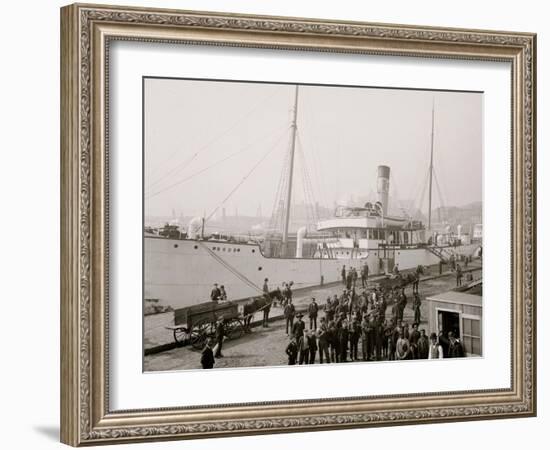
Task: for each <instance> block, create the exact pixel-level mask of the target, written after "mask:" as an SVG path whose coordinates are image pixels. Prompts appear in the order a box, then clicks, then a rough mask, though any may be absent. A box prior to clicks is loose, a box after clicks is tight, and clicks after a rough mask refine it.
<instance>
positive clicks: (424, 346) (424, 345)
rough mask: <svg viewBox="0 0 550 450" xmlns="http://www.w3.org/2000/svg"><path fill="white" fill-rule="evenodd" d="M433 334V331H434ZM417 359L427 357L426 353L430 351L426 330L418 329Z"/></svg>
mask: <svg viewBox="0 0 550 450" xmlns="http://www.w3.org/2000/svg"><path fill="white" fill-rule="evenodd" d="M434 334H435V333H434ZM417 349H418V359H428V353H429V351H430V342H429V340H428V336H426V330H424V329H422V330H420V339H418V343H417Z"/></svg>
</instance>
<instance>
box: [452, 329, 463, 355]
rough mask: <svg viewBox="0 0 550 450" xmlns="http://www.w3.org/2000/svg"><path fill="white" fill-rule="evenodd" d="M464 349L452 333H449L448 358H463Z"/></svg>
mask: <svg viewBox="0 0 550 450" xmlns="http://www.w3.org/2000/svg"><path fill="white" fill-rule="evenodd" d="M463 357H464V348H463V347H462V344H461V343H460V341H459V340H458V339H457V338H456V337H455V334H454V333H453V332H452V331H449V358H463Z"/></svg>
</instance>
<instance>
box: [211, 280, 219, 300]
mask: <svg viewBox="0 0 550 450" xmlns="http://www.w3.org/2000/svg"><path fill="white" fill-rule="evenodd" d="M221 295H222V292H221V291H220V288H219V287H218V283H214V287H213V288H212V291H211V292H210V300H212V301H213V302H217V301H218V300H219V299H220V297H221Z"/></svg>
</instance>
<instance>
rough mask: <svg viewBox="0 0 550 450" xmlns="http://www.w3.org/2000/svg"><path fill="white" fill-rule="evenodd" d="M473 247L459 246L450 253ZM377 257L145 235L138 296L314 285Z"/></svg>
mask: <svg viewBox="0 0 550 450" xmlns="http://www.w3.org/2000/svg"><path fill="white" fill-rule="evenodd" d="M470 247H471V248H470ZM474 250H475V246H460V247H457V251H456V253H461V252H463V254H471V253H472V252H473V251H474ZM468 252H469V253H468ZM386 256H387V255H386ZM392 256H393V259H394V262H395V263H396V264H399V268H400V270H406V269H409V268H413V267H416V266H417V265H419V264H423V265H431V264H437V262H438V261H439V259H438V257H437V256H435V255H434V254H432V253H430V252H428V251H427V250H426V249H422V248H411V249H400V250H395V252H394V255H392ZM380 257H382V253H381V252H380V255H378V251H377V250H373V251H369V257H368V258H367V259H364V258H334V259H330V258H268V257H265V256H264V255H262V252H261V249H260V247H259V246H258V245H256V244H235V243H230V242H215V241H199V240H191V239H189V240H181V239H169V238H163V237H145V239H144V298H145V299H158V300H159V301H160V302H162V303H163V304H164V305H169V306H171V307H173V308H181V307H185V306H189V305H193V304H198V303H202V302H204V301H207V300H208V299H209V295H210V291H211V290H212V287H213V284H214V283H218V285H223V286H224V287H225V290H226V292H227V295H228V300H241V299H245V298H249V297H253V296H257V295H259V294H260V293H261V288H262V286H263V283H264V279H265V278H268V279H269V282H268V285H269V288H270V289H275V288H277V287H281V286H282V284H283V282H290V281H292V282H293V289H294V290H296V289H301V288H308V287H316V286H321V285H323V284H327V283H334V282H337V281H340V280H341V270H342V266H343V265H345V266H346V268H347V269H349V268H350V267H355V268H356V269H357V270H358V271H360V269H361V266H362V265H364V264H365V262H367V264H368V265H369V269H370V273H371V274H378V273H381V272H383V271H384V270H386V268H384V267H382V265H381V264H380Z"/></svg>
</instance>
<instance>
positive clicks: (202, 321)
mask: <svg viewBox="0 0 550 450" xmlns="http://www.w3.org/2000/svg"><path fill="white" fill-rule="evenodd" d="M220 317H223V325H224V328H225V338H226V339H237V338H239V337H241V336H242V335H243V333H244V327H243V321H242V317H241V315H240V314H239V308H238V305H237V304H236V303H232V302H221V303H218V302H206V303H200V304H198V305H193V306H188V307H185V308H180V309H176V310H175V311H174V326H171V327H167V328H168V329H170V330H172V332H173V333H174V340H175V341H176V343H177V344H186V343H190V344H191V345H192V346H193V347H194V348H196V349H202V348H203V347H204V343H205V341H206V339H207V338H209V337H211V338H214V337H215V334H216V322H217V321H218V319H219V318H220Z"/></svg>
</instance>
